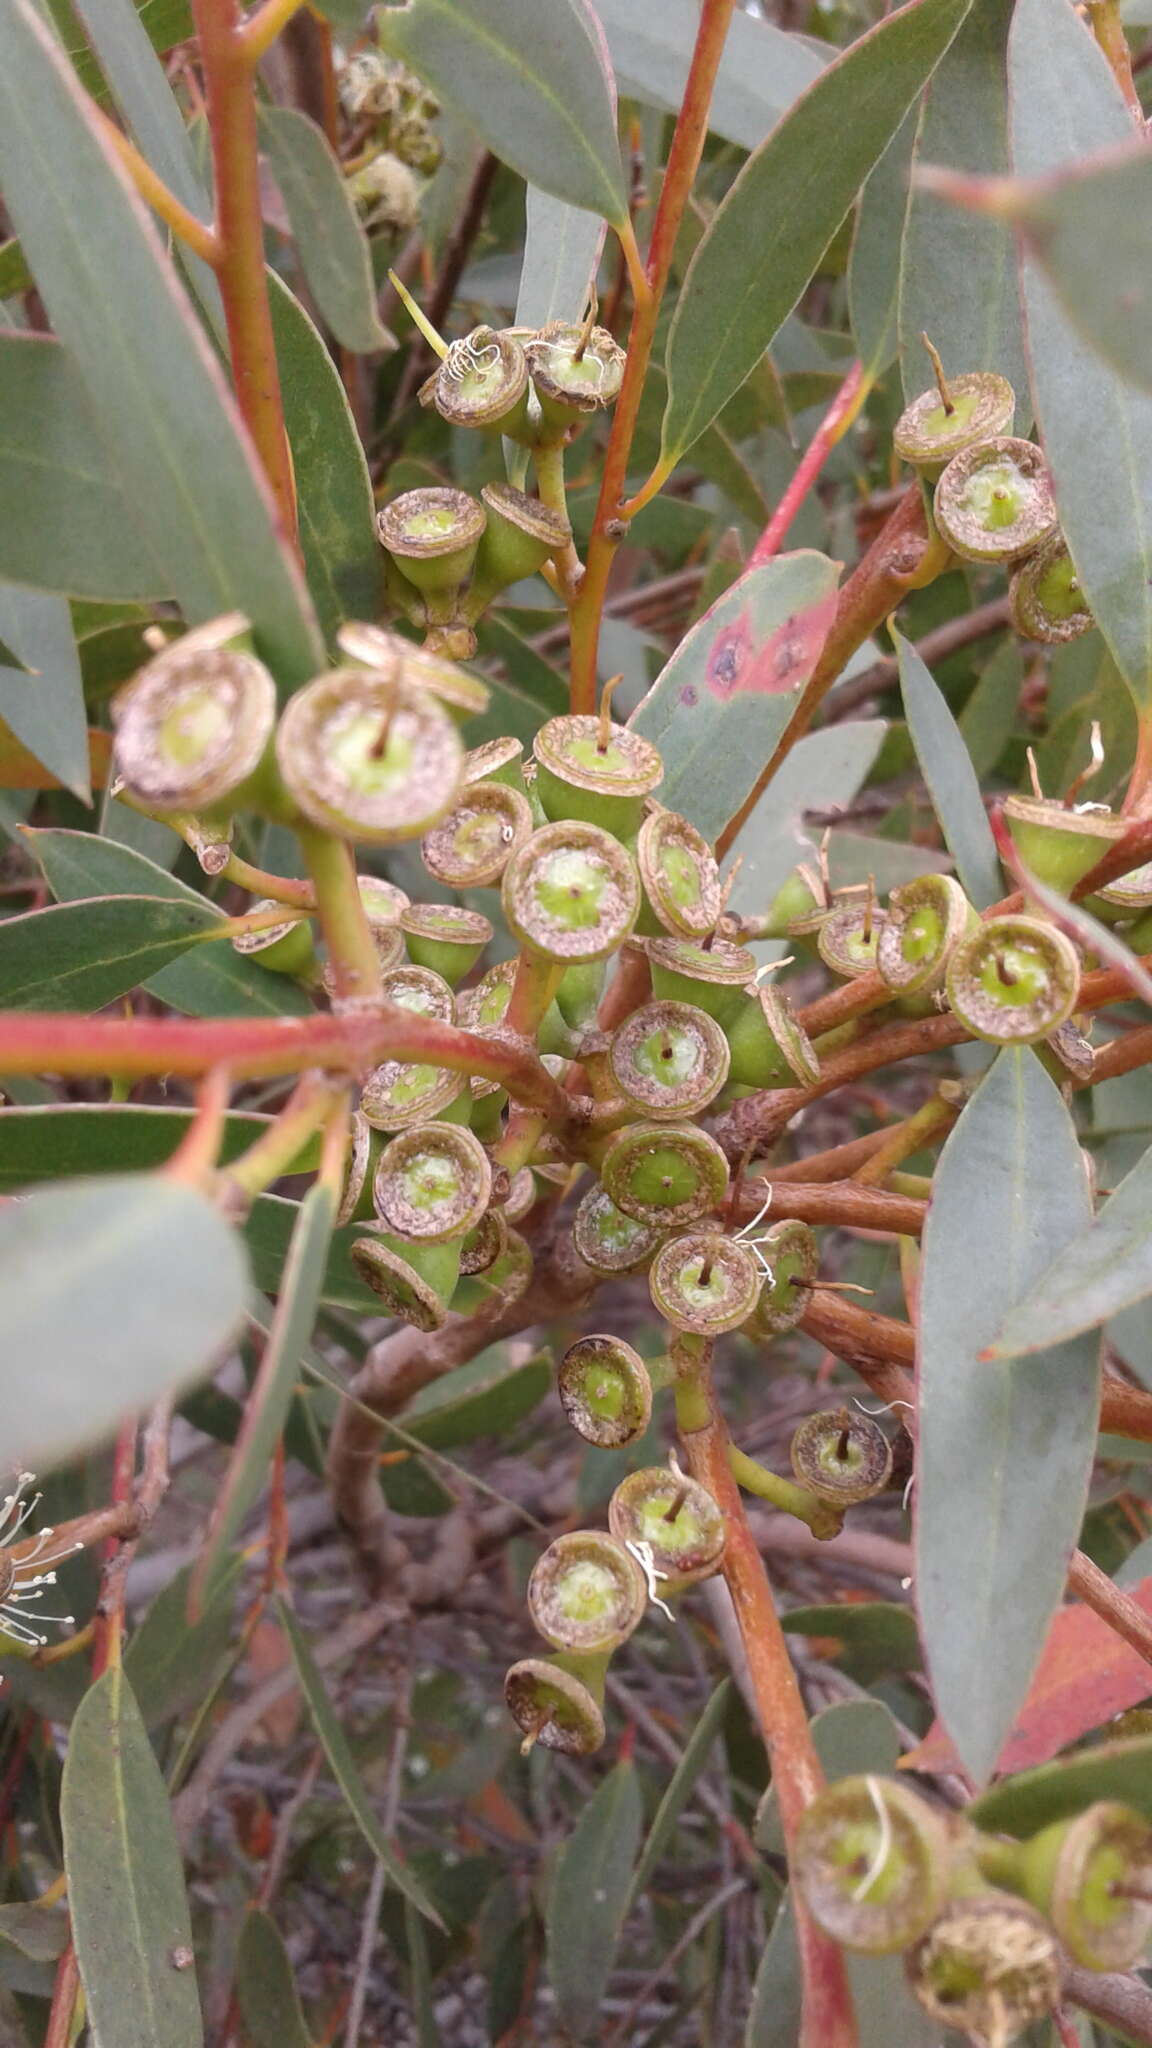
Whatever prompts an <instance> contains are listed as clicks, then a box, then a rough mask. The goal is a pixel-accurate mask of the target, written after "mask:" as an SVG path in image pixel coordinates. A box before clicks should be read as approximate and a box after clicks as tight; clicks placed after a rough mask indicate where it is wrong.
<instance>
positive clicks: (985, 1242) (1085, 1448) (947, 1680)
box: [916, 1046, 1100, 1783]
mask: <svg viewBox="0 0 1152 2048" xmlns="http://www.w3.org/2000/svg"><path fill="white" fill-rule="evenodd" d="M1090 1217H1091V1202H1090V1198H1089V1193H1088V1184H1087V1176H1086V1174H1085V1170H1084V1164H1083V1159H1082V1156H1081V1152H1080V1147H1079V1143H1078V1140H1077V1135H1076V1130H1075V1127H1074V1125H1073V1123H1072V1120H1071V1117H1070V1116H1069V1113H1068V1110H1067V1108H1066V1107H1065V1105H1064V1102H1063V1100H1062V1099H1061V1096H1060V1093H1059V1090H1058V1089H1057V1088H1056V1087H1055V1085H1054V1083H1053V1082H1051V1081H1050V1080H1049V1078H1048V1076H1047V1074H1046V1073H1045V1071H1044V1069H1043V1067H1042V1066H1041V1064H1040V1062H1039V1060H1038V1059H1037V1057H1036V1055H1035V1053H1033V1052H1032V1051H1031V1050H1030V1048H1028V1047H1016V1046H1008V1047H1006V1048H1005V1049H1004V1050H1003V1051H1002V1052H1001V1053H1000V1054H999V1056H998V1057H997V1059H996V1061H995V1063H994V1065H993V1066H992V1067H991V1068H990V1070H989V1072H988V1073H987V1074H986V1076H985V1077H984V1079H983V1080H982V1081H981V1083H980V1085H979V1087H978V1088H977V1090H976V1093H975V1094H974V1095H973V1097H972V1098H971V1100H970V1101H969V1103H968V1104H967V1106H966V1108H965V1109H964V1111H963V1114H962V1115H961V1117H960V1120H959V1122H958V1123H957V1125H956V1127H955V1129H954V1131H953V1132H952V1134H951V1136H950V1137H949V1139H948V1142H947V1144H946V1145H945V1147H944V1150H943V1152H942V1154H941V1157H940V1163H939V1165H938V1167H937V1170H936V1174H935V1176H934V1178H933V1187H932V1202H931V1206H930V1208H929V1212H928V1220H927V1224H926V1226H925V1231H924V1241H923V1256H922V1265H921V1280H920V1381H919V1383H920V1449H919V1456H918V1459H917V1476H916V1496H917V1516H916V1585H917V1593H918V1598H919V1608H920V1624H921V1630H922V1633H923V1638H924V1648H925V1654H926V1658H927V1662H928V1668H929V1671H930V1674H931V1678H932V1685H933V1696H934V1698H935V1700H936V1704H937V1707H938V1710H939V1713H940V1716H941V1719H942V1720H943V1721H944V1722H945V1724H946V1726H947V1728H948V1731H949V1733H950V1735H951V1736H952V1739H953V1741H954V1743H955V1745H956V1748H957V1750H958V1752H959V1755H960V1757H961V1759H962V1761H963V1763H964V1766H965V1768H966V1770H968V1771H969V1773H970V1774H971V1776H972V1777H973V1778H974V1779H975V1780H976V1781H977V1782H978V1783H983V1782H984V1781H985V1780H986V1779H987V1778H988V1776H989V1775H990V1773H991V1771H992V1769H993V1766H994V1765H995V1762H996V1758H997V1756H998V1755H999V1753H1000V1749H1001V1747H1002V1745H1003V1742H1004V1739H1005V1737H1006V1736H1007V1734H1008V1731H1009V1729H1010V1727H1011V1725H1012V1721H1013V1719H1014V1717H1015V1715H1016V1713H1017V1711H1018V1709H1019V1707H1020V1705H1021V1703H1022V1701H1023V1699H1024V1697H1025V1695H1026V1693H1027V1690H1028V1685H1029V1682H1030V1680H1031V1677H1032V1673H1033V1671H1034V1669H1035V1667H1036V1662H1037V1659H1038V1658H1039V1655H1040V1651H1041V1649H1042V1648H1043V1644H1044V1638H1045V1636H1046V1634H1047V1631H1048V1625H1049V1622H1050V1621H1051V1619H1052V1616H1053V1614H1054V1613H1055V1610H1056V1608H1057V1607H1058V1605H1059V1603H1060V1600H1061V1597H1062V1595H1063V1590H1064V1581H1065V1576H1066V1573H1067V1566H1068V1559H1069V1557H1070V1555H1071V1552H1072V1550H1073V1548H1074V1547H1075V1544H1076V1541H1077V1538H1078V1536H1079V1531H1080V1521H1081V1517H1082V1515H1083V1512H1084V1506H1085V1501H1086V1497H1087V1488H1088V1479H1089V1474H1090V1472H1091V1467H1092V1457H1093V1452H1094V1449H1095V1442H1096V1425H1097V1418H1098V1412H1099V1398H1100V1361H1099V1351H1100V1347H1099V1343H1098V1341H1097V1340H1095V1339H1093V1338H1083V1337H1078V1338H1074V1339H1073V1340H1072V1341H1071V1342H1070V1343H1067V1344H1063V1345H1059V1346H1054V1347H1052V1348H1050V1349H1049V1350H1047V1351H1045V1352H1042V1353H1040V1354H1038V1355H1036V1356H1033V1357H1029V1358H1026V1359H1020V1360H1014V1361H1012V1362H1010V1363H1009V1362H1002V1361H990V1360H988V1359H987V1358H986V1357H985V1355H984V1354H985V1352H986V1349H987V1347H988V1345H989V1344H991V1343H992V1342H993V1341H994V1340H995V1338H996V1337H997V1335H998V1333H999V1330H1000V1327H1001V1324H1002V1323H1003V1322H1004V1319H1005V1317H1006V1315H1007V1314H1008V1313H1009V1311H1010V1310H1012V1309H1013V1308H1014V1307H1015V1306H1016V1305H1017V1303H1018V1302H1020V1301H1022V1300H1023V1299H1024V1298H1025V1296H1026V1295H1027V1294H1028V1292H1029V1291H1030V1289H1031V1287H1032V1286H1033V1284H1034V1283H1035V1281H1036V1280H1037V1279H1038V1278H1039V1276H1040V1274H1041V1273H1042V1272H1043V1271H1044V1270H1045V1268H1046V1267H1047V1266H1048V1265H1049V1264H1050V1262H1051V1261H1052V1260H1053V1259H1055V1258H1056V1257H1058V1256H1059V1254H1060V1253H1061V1252H1062V1251H1063V1250H1064V1249H1065V1247H1066V1246H1067V1245H1069V1244H1070V1243H1071V1242H1072V1241H1073V1240H1074V1239H1075V1238H1077V1237H1078V1236H1079V1235H1080V1234H1081V1232H1082V1231H1083V1230H1084V1229H1085V1227H1086V1225H1087V1223H1088V1222H1089V1220H1090Z"/></svg>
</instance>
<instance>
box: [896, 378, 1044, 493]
mask: <svg viewBox="0 0 1152 2048" xmlns="http://www.w3.org/2000/svg"><path fill="white" fill-rule="evenodd" d="M948 395H949V398H950V399H951V402H952V410H951V412H948V411H947V410H946V409H945V405H944V401H943V399H942V398H941V396H940V393H939V390H937V389H936V388H935V387H933V388H932V389H931V390H929V391H922V392H921V394H920V396H919V398H914V399H913V400H912V403H911V405H909V406H906V407H905V409H904V411H903V412H902V413H901V415H900V418H899V419H898V420H897V422H896V425H895V427H894V428H893V430H892V445H893V447H894V448H895V450H896V453H897V455H899V456H900V458H901V460H902V461H903V462H911V463H913V464H914V465H915V467H916V468H917V469H920V470H923V471H924V473H925V475H926V476H927V477H929V478H932V477H936V476H939V474H940V471H941V470H942V469H943V468H944V467H945V465H946V464H947V463H949V462H951V460H952V457H953V456H954V455H959V454H960V453H961V451H962V450H963V449H965V448H971V447H975V446H978V445H979V444H980V443H981V442H982V441H988V440H991V439H992V438H993V437H994V436H996V435H999V434H1010V433H1011V432H1012V423H1013V421H1014V419H1015V417H1016V393H1015V392H1014V391H1013V389H1012V386H1011V385H1010V384H1009V382H1008V379H1007V378H1006V377H1000V376H998V375H997V374H996V373H995V371H992V370H973V371H969V372H968V373H967V374H966V375H964V376H961V377H950V378H949V379H948Z"/></svg>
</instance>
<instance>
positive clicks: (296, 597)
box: [0, 0, 320, 688]
mask: <svg viewBox="0 0 1152 2048" xmlns="http://www.w3.org/2000/svg"><path fill="white" fill-rule="evenodd" d="M0 185H2V186H3V189H4V197H5V203H6V205H7V208H8V211H9V213H10V215H11V218H12V223H13V226H14V227H15V229H16V231H17V233H18V234H19V236H20V239H21V242H22V244H23V248H24V254H25V256H26V258H27V260H28V262H29V264H30V265H31V267H32V270H33V272H34V274H35V277H36V281H37V284H38V285H39V288H40V291H41V293H42V295H43V297H44V301H45V304H46V306H47V308H48V311H49V314H50V315H51V318H52V324H53V326H54V328H55V330H56V332H57V334H58V335H59V337H60V339H61V341H63V342H64V344H65V345H66V346H67V347H68V348H69V350H70V352H71V355H72V358H73V361H74V362H75V364H76V367H77V369H78V370H79V371H80V374H81V375H82V377H83V379H84V383H85V386H86V388H87V391H88V396H89V398H90V400H91V402H92V405H93V408H94V410H95V413H96V416H97V418H98V420H99V425H100V431H101V433H102V434H103V435H104V436H105V437H106V439H107V441H108V444H109V446H110V447H111V448H112V449H114V451H115V460H116V467H117V469H118V470H119V473H120V474H121V476H122V477H123V480H124V485H125V488H126V490H127V492H128V494H129V496H130V497H131V499H132V502H133V504H134V506H135V507H136V508H137V511H138V514H139V518H140V520H141V523H142V524H143V525H144V526H145V528H146V530H147V533H148V537H149V543H150V546H151V549H152V552H153V553H154V555H155V556H156V559H157V560H158V562H159V563H160V564H161V568H162V572H163V576H164V580H165V582H166V583H167V584H168V587H169V591H170V593H171V595H173V596H174V597H175V598H176V599H177V600H178V601H179V603H180V605H181V606H182V608H183V610H184V612H185V615H186V616H187V617H188V619H189V620H200V619H204V618H211V617H214V616H216V615H218V614H219V613H221V612H224V611H229V610H232V609H236V608H238V609H240V610H241V611H244V612H246V613H247V614H248V616H249V617H250V618H251V619H252V620H253V622H254V625H255V628H256V634H257V639H258V642H259V645H260V648H261V651H262V653H263V654H264V655H265V656H266V658H267V659H268V661H269V662H270V663H271V665H272V666H273V667H274V668H275V670H276V672H277V676H278V679H279V680H280V682H281V683H282V684H283V685H284V687H285V688H288V687H291V686H294V685H296V684H298V683H301V682H304V681H306V680H307V679H308V677H309V676H310V675H312V674H314V673H315V672H316V670H317V668H318V667H319V665H320V641H319V635H318V633H317V630H316V625H315V620H314V618H313V616H312V611H311V606H310V605H309V602H308V597H307V591H306V589H305V586H304V581H303V577H302V575H301V573H300V572H299V570H298V568H297V567H296V565H295V563H294V561H293V559H292V556H291V553H290V551H289V549H288V548H287V546H286V545H285V544H284V543H283V541H282V540H281V538H280V536H279V534H278V531H277V523H276V515H275V511H274V507H273V503H272V499H271V496H270V493H269V491H268V488H267V486H266V484H265V483H264V481H263V478H262V476H261V474H260V472H259V470H258V467H257V465H256V461H255V457H254V455H253V454H252V453H251V452H250V448H249V444H248V441H247V437H246V435H245V434H244V433H243V431H242V429H241V426H240V422H239V416H238V413H237V410H236V407H235V405H234V403H233V401H232V399H231V398H230V397H229V395H228V393H227V391H226V388H225V385H224V381H223V378H222V375H221V372H220V369H219V367H218V365H217V363H216V361H215V359H214V357H213V355H212V353H211V350H210V348H209V345H208V342H207V340H206V339H205V337H204V336H203V334H202V333H201V331H200V329H199V328H198V326H197V324H196V321H195V319H194V317H193V315H192V312H191V309H190V307H189V306H188V303H187V300H186V299H185V297H184V294H183V293H182V291H181V289H180V286H179V284H178V283H177V280H176V277H175V275H174V273H173V271H172V269H171V266H170V265H169V264H168V262H167V260H166V258H165V256H164V254H163V251H162V249H161V247H160V243H159V241H158V238H157V236H156V234H155V232H154V230H153V228H152V226H151V223H150V221H149V220H148V218H147V215H146V213H145V211H144V209H143V207H142V206H141V204H140V202H139V201H138V200H137V198H136V196H135V194H134V192H133V191H132V189H131V187H130V186H129V184H128V182H127V179H126V176H125V174H124V173H123V172H122V171H121V170H120V168H119V166H118V165H117V164H116V163H115V161H114V159H113V158H112V157H111V156H110V155H109V153H108V151H107V148H106V146H105V144H104V142H103V140H102V138H101V137H100V136H99V135H98V134H97V132H96V130H95V128H94V127H93V125H92V120H91V116H90V114H89V113H88V111H87V108H86V105H85V102H84V100H83V97H82V95H81V93H80V90H79V87H78V86H77V84H76V82H75V80H74V78H73V76H72V74H71V73H70V71H69V69H68V66H67V63H66V61H65V59H64V58H63V56H62V54H61V53H60V51H59V49H58V47H57V45H56V44H55V42H54V40H53V38H52V36H51V34H50V33H49V31H48V30H47V29H45V28H44V27H43V26H42V24H41V22H40V20H39V19H38V17H37V15H36V13H35V11H34V9H33V7H32V6H31V4H30V0H9V4H8V5H6V6H5V7H4V8H3V9H0Z"/></svg>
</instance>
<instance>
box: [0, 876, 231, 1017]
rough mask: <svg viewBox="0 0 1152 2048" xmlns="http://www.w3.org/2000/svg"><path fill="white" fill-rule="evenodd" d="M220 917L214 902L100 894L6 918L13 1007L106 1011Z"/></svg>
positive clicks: (2, 932) (2, 964)
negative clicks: (109, 1005)
mask: <svg viewBox="0 0 1152 2048" xmlns="http://www.w3.org/2000/svg"><path fill="white" fill-rule="evenodd" d="M219 921H220V916H219V912H218V911H216V910H213V908H212V906H211V904H210V903H204V902H200V903H199V904H197V903H165V902H163V901H161V900H160V899H159V898H157V897H154V896H94V897H92V898H91V899H90V900H89V901H88V902H85V903H57V904H54V905H53V906H52V908H51V909H50V910H31V911H29V912H28V913H27V915H26V916H24V917H7V918H4V919H2V920H0V1003H2V1004H3V1006H4V1008H5V1009H7V1010H102V1009H103V1008H104V1005H105V1004H106V1003H114V1002H115V1001H116V1000H117V998H118V997H119V996H123V995H127V993H128V990H129V989H130V988H138V987H139V986H140V984H141V982H143V981H147V979H148V977H149V975H150V974H155V972H156V970H157V968H158V967H163V966H164V965H165V963H166V962H167V961H169V960H175V959H176V957H177V955H178V954H180V953H184V952H186V951H187V949H188V947H189V946H194V945H195V944H196V943H197V941H198V940H199V939H201V938H202V937H203V935H204V932H205V931H206V930H208V929H209V928H210V927H211V926H212V925H214V924H218V923H219Z"/></svg>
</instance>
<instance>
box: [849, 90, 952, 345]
mask: <svg viewBox="0 0 1152 2048" xmlns="http://www.w3.org/2000/svg"><path fill="white" fill-rule="evenodd" d="M945 61H947V60H945ZM919 111H920V110H919V108H918V107H914V108H913V109H912V112H911V113H910V114H906V115H905V117H904V119H903V121H902V122H901V123H900V126H899V128H898V129H897V130H896V133H895V135H894V136H893V137H892V140H891V142H890V143H889V144H888V147H887V149H886V150H885V151H884V154H883V156H882V157H881V158H880V161H879V162H878V164H877V165H876V168H875V170H874V171H873V172H872V173H871V175H870V177H869V178H868V181H867V183H866V185H865V186H864V190H863V191H862V192H861V194H860V204H859V206H858V207H857V209H856V232H855V234H854V235H853V237H852V254H851V257H850V259H849V263H848V304H849V309H850V311H851V315H852V332H853V335H854V336H855V339H856V352H857V354H858V355H859V357H860V361H861V362H862V364H863V365H864V373H865V375H866V377H867V378H868V379H869V381H871V380H872V379H873V378H874V377H878V376H879V375H880V374H881V372H882V371H884V370H886V369H887V368H888V365H889V363H890V362H891V361H892V358H893V357H894V355H895V354H896V351H897V348H898V347H899V342H900V251H901V248H902V246H903V240H904V221H905V216H906V215H907V212H908V204H909V193H908V175H909V172H910V171H911V168H912V151H913V147H914V145H915V142H916V129H917V126H918V121H919Z"/></svg>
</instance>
